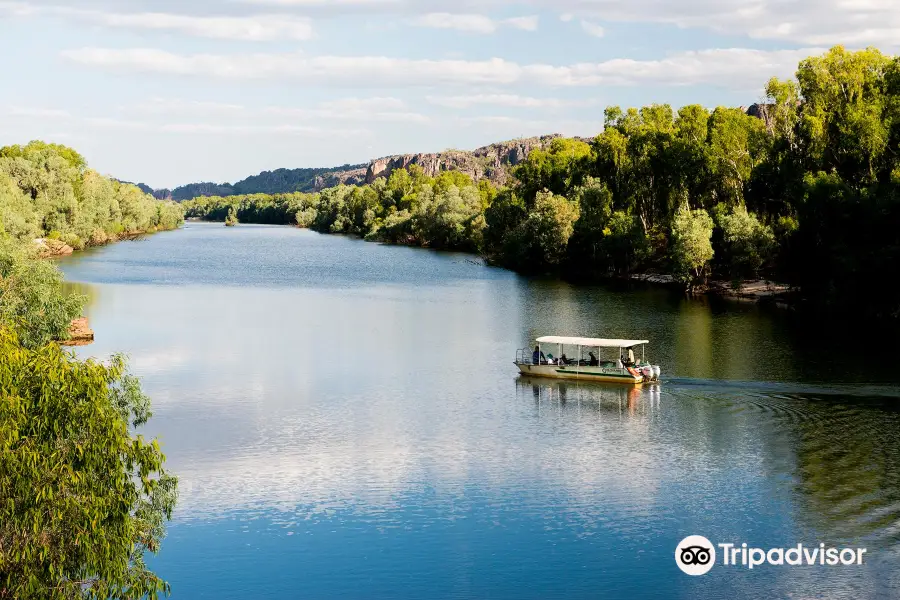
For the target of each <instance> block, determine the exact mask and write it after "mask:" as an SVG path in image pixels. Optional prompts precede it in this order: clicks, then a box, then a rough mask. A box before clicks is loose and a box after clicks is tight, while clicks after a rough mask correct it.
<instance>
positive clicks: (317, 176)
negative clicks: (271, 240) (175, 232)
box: [140, 134, 560, 201]
mask: <svg viewBox="0 0 900 600" xmlns="http://www.w3.org/2000/svg"><path fill="white" fill-rule="evenodd" d="M558 137H560V135H559V134H552V135H543V136H540V137H532V138H522V139H517V140H510V141H508V142H499V143H496V144H491V145H489V146H484V147H483V148H478V149H476V150H471V151H469V150H446V151H444V152H433V153H427V154H398V155H396V156H386V157H384V158H377V159H375V160H373V161H371V162H370V163H368V164H360V165H343V166H340V167H334V168H315V169H276V170H274V171H263V172H262V173H260V174H259V175H253V176H252V177H248V178H246V179H243V180H241V181H238V182H237V183H234V184H231V183H212V182H203V183H190V184H188V185H183V186H180V187H177V188H175V189H174V190H153V189H152V188H150V187H149V186H146V185H144V184H140V185H141V189H143V190H144V191H146V192H147V193H152V194H153V195H154V196H156V197H157V198H164V199H168V198H171V199H173V200H178V201H181V200H189V199H191V198H196V197H197V196H233V195H237V194H279V193H290V192H318V191H321V190H323V189H325V188H329V187H336V186H338V185H341V184H344V185H362V184H364V183H372V182H373V181H375V180H376V179H377V178H379V177H390V175H391V173H392V172H393V171H394V170H396V169H405V168H407V167H409V166H410V165H418V166H420V167H422V169H423V170H424V171H425V173H426V174H427V175H429V176H431V177H434V176H435V175H437V174H438V173H440V172H441V171H451V170H456V171H461V172H463V173H466V174H467V175H469V176H470V177H472V179H474V180H475V181H478V180H480V179H489V180H490V181H492V182H493V183H495V184H497V185H505V184H506V183H508V181H509V179H510V171H511V169H512V167H514V166H516V165H517V164H519V163H520V162H522V161H523V160H525V158H526V157H527V156H528V153H529V152H531V151H532V150H536V149H541V148H544V147H545V146H546V145H548V144H549V143H550V142H551V141H552V140H554V139H556V138H558Z"/></svg>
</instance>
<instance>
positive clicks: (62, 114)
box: [5, 106, 71, 119]
mask: <svg viewBox="0 0 900 600" xmlns="http://www.w3.org/2000/svg"><path fill="white" fill-rule="evenodd" d="M5 112H6V114H7V115H9V116H11V117H27V118H37V119H65V118H68V117H70V116H71V115H70V114H69V111H67V110H62V109H59V108H38V107H34V106H9V107H7V108H6V111H5Z"/></svg>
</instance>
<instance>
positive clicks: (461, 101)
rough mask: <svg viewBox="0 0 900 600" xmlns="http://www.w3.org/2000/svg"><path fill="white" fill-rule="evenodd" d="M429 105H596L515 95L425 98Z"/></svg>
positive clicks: (533, 106) (449, 106)
mask: <svg viewBox="0 0 900 600" xmlns="http://www.w3.org/2000/svg"><path fill="white" fill-rule="evenodd" d="M425 99H426V100H427V101H428V102H429V103H431V104H434V105H435V106H443V107H446V108H460V109H461V108H471V107H473V106H500V107H505V108H574V107H584V106H592V105H596V104H597V102H596V101H594V100H561V99H559V98H533V97H529V96H519V95H516V94H474V95H469V96H426V98H425Z"/></svg>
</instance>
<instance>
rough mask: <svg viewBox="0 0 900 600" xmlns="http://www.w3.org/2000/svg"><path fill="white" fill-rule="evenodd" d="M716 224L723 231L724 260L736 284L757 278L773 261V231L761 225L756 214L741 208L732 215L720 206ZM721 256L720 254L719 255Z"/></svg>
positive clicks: (722, 255)
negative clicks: (763, 268)
mask: <svg viewBox="0 0 900 600" xmlns="http://www.w3.org/2000/svg"><path fill="white" fill-rule="evenodd" d="M715 214H716V218H715V221H716V224H717V225H718V226H719V228H721V230H722V246H723V247H722V252H721V256H720V259H721V261H722V263H723V266H724V267H725V269H727V272H728V274H729V276H730V277H731V279H732V280H733V281H740V280H742V279H743V278H745V277H757V276H758V275H759V271H760V269H761V268H762V267H763V265H765V264H766V263H767V262H768V261H769V260H770V259H771V258H772V253H773V251H774V248H775V236H774V234H773V233H772V229H771V228H770V227H768V226H766V225H764V224H763V223H761V222H760V221H759V219H758V218H757V217H756V215H755V214H753V213H751V212H747V208H746V207H745V206H743V205H738V206H735V207H734V208H732V209H731V210H730V211H729V210H727V209H725V207H724V206H723V205H719V206H718V207H717V210H716V211H715ZM717 255H718V253H717Z"/></svg>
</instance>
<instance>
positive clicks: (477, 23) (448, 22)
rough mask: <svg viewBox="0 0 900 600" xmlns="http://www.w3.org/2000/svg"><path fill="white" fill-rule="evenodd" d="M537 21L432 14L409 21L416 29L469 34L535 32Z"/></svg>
mask: <svg viewBox="0 0 900 600" xmlns="http://www.w3.org/2000/svg"><path fill="white" fill-rule="evenodd" d="M538 22H539V19H538V17H537V16H534V15H531V16H524V17H511V18H509V19H503V20H500V21H495V20H494V19H491V18H490V17H488V16H486V15H481V14H467V13H449V12H434V13H428V14H425V15H421V16H419V17H415V18H413V19H412V20H411V23H412V24H413V25H416V26H418V27H430V28H432V29H455V30H457V31H466V32H469V33H494V32H495V31H497V29H499V28H500V27H501V26H504V25H505V26H508V27H512V28H513V29H520V30H522V31H537V28H538Z"/></svg>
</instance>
